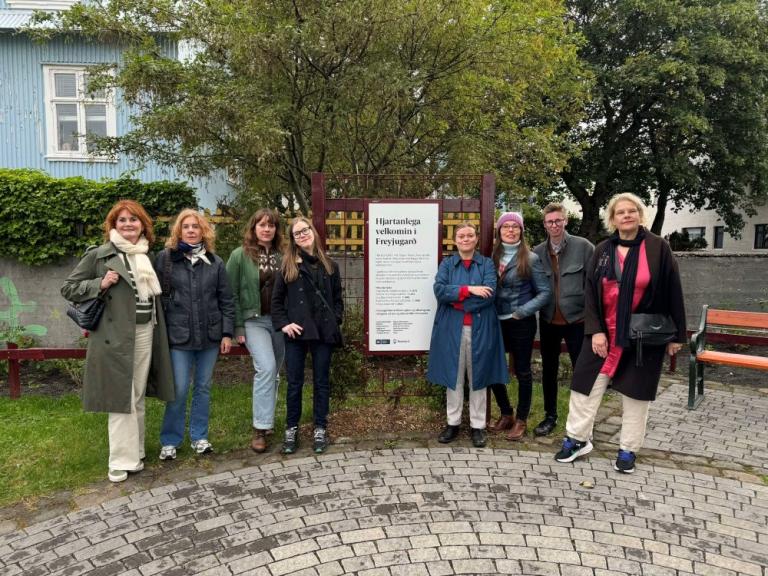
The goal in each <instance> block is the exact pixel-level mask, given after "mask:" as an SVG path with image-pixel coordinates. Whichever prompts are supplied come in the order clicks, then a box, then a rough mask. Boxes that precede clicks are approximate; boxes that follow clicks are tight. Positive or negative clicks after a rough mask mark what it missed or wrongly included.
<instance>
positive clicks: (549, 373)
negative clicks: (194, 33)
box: [533, 203, 595, 436]
mask: <svg viewBox="0 0 768 576" xmlns="http://www.w3.org/2000/svg"><path fill="white" fill-rule="evenodd" d="M567 224H568V215H567V213H566V211H565V207H564V206H563V205H562V204H556V203H552V204H548V205H547V206H546V207H545V208H544V229H545V230H546V232H547V237H548V238H547V240H545V241H544V242H542V243H541V244H539V245H538V246H536V247H535V248H534V249H533V251H534V252H535V253H536V254H537V255H538V256H539V258H540V259H541V262H542V264H543V265H544V271H545V272H546V274H547V276H548V277H549V282H550V286H551V288H552V294H553V298H552V299H551V300H550V301H549V303H548V304H547V305H546V306H544V308H542V309H541V311H540V312H539V339H540V344H541V362H542V378H541V379H542V388H543V390H544V412H545V417H544V420H543V421H542V422H540V423H539V425H538V426H536V428H534V430H533V433H534V434H535V435H536V436H548V435H549V434H551V433H552V431H553V430H554V429H555V426H556V425H557V374H558V369H559V368H560V343H561V342H562V341H563V340H565V344H566V346H567V347H568V355H569V356H570V357H571V364H572V365H575V364H576V358H578V356H579V351H580V350H581V343H582V341H583V340H584V284H585V281H586V274H587V270H588V266H587V264H588V263H589V260H590V259H591V258H592V254H593V252H594V251H595V246H594V245H593V244H592V243H591V242H590V241H589V240H587V239H586V238H582V237H580V236H572V235H571V234H568V232H566V231H565V227H566V225H567Z"/></svg>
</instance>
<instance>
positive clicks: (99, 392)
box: [61, 200, 174, 482]
mask: <svg viewBox="0 0 768 576" xmlns="http://www.w3.org/2000/svg"><path fill="white" fill-rule="evenodd" d="M104 237H105V242H104V244H102V245H101V246H99V247H97V248H93V249H91V250H89V251H88V252H87V253H86V254H85V256H84V257H83V259H82V260H81V261H80V263H79V264H78V265H77V267H76V268H75V269H74V270H73V271H72V273H71V274H70V275H69V277H68V278H67V279H66V281H65V282H64V285H63V286H62V288H61V294H62V295H63V296H64V298H66V299H67V300H69V301H71V302H83V301H85V300H89V299H91V298H95V297H96V296H97V295H99V294H100V293H101V294H104V298H105V301H106V306H105V309H104V313H103V315H102V317H101V320H100V321H99V325H98V326H97V327H96V329H94V330H92V331H91V332H90V334H89V335H88V351H87V353H86V358H85V376H84V379H83V408H84V410H86V411H87V412H108V413H109V475H108V477H109V479H110V480H111V481H112V482H122V481H123V480H125V479H126V478H127V477H128V473H129V472H138V471H140V470H142V469H143V468H144V463H143V462H142V459H143V458H144V398H145V396H156V397H158V398H160V399H161V400H165V401H169V400H173V398H174V383H173V371H172V370H171V357H170V351H169V348H168V338H167V334H166V329H165V319H164V318H163V314H161V313H158V312H160V311H161V308H160V299H159V295H160V292H161V289H160V286H159V284H158V282H157V277H156V276H155V274H154V270H153V269H152V265H151V262H150V261H149V257H148V247H149V245H150V244H151V242H152V239H153V233H152V221H151V220H150V218H149V216H148V215H147V213H146V211H145V210H144V208H143V207H142V206H141V205H140V204H138V203H137V202H134V201H132V200H121V201H120V202H118V203H117V204H115V206H113V207H112V209H111V210H110V211H109V214H108V215H107V218H106V220H105V222H104Z"/></svg>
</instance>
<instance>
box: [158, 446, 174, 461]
mask: <svg viewBox="0 0 768 576" xmlns="http://www.w3.org/2000/svg"><path fill="white" fill-rule="evenodd" d="M160 460H176V446H163V447H162V448H160Z"/></svg>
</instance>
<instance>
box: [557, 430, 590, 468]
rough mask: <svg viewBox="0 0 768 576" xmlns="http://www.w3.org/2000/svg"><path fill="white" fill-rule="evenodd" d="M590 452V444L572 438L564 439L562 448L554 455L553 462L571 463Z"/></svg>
mask: <svg viewBox="0 0 768 576" xmlns="http://www.w3.org/2000/svg"><path fill="white" fill-rule="evenodd" d="M590 452H592V442H590V441H589V440H587V441H586V442H579V441H578V440H574V439H573V438H568V437H567V436H566V437H565V440H563V447H562V448H561V449H560V452H558V453H557V454H555V460H557V461H558V462H573V461H574V460H576V458H578V457H579V456H584V455H585V454H589V453H590Z"/></svg>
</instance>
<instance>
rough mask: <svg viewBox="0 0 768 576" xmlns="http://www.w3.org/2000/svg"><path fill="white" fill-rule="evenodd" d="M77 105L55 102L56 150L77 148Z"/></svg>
mask: <svg viewBox="0 0 768 576" xmlns="http://www.w3.org/2000/svg"><path fill="white" fill-rule="evenodd" d="M77 132H78V130H77V105H76V104H56V135H57V139H58V150H60V151H62V152H70V151H73V150H79V149H80V144H79V142H78V140H77Z"/></svg>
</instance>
